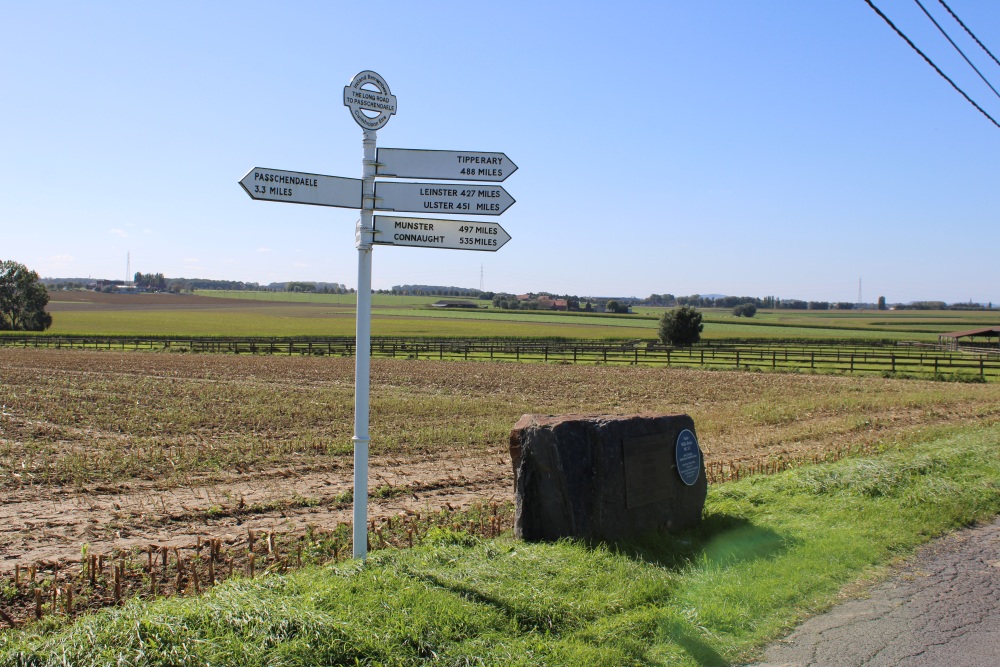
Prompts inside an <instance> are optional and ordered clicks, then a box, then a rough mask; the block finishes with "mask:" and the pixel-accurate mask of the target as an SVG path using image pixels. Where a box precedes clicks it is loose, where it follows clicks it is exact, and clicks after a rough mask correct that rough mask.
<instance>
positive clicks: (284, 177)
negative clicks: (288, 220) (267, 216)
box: [240, 167, 361, 208]
mask: <svg viewBox="0 0 1000 667" xmlns="http://www.w3.org/2000/svg"><path fill="white" fill-rule="evenodd" d="M240 185H242V186H243V189H244V190H246V191H247V194H248V195H250V196H251V197H252V198H254V199H262V200H264V201H283V202H290V203H293V204H314V205H316V206H339V207H341V208H361V179H359V178H341V177H340V176H323V175H322V174H305V173H302V172H299V171H282V170H280V169H264V168H261V167H254V168H253V169H251V170H250V171H248V172H247V175H246V176H244V177H243V178H242V179H241V180H240Z"/></svg>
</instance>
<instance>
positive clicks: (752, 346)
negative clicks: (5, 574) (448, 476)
mask: <svg viewBox="0 0 1000 667" xmlns="http://www.w3.org/2000/svg"><path fill="white" fill-rule="evenodd" d="M0 346H6V347H25V348H51V349H90V350H169V351H179V352H200V353H215V354H285V355H320V356H323V355H328V356H353V355H354V352H355V341H354V338H353V337H347V336H341V337H330V338H314V337H310V338H252V337H241V338H180V337H173V338H169V337H134V336H0ZM371 354H372V357H387V358H395V359H437V360H442V361H444V360H455V359H462V360H470V361H471V360H480V361H481V360H492V361H513V362H522V363H565V364H614V365H623V364H631V365H646V366H669V367H673V366H681V367H700V368H722V369H741V370H771V371H792V372H803V371H806V372H810V371H811V372H824V373H849V374H858V373H862V374H864V373H868V374H872V373H877V374H887V375H895V376H914V377H930V378H944V379H947V378H954V379H980V380H997V379H1000V354H998V353H997V352H996V351H984V350H979V351H955V350H952V349H948V348H944V347H936V346H929V345H919V346H918V345H910V344H903V343H898V344H893V343H879V344H873V345H858V344H801V345H800V344H787V343H786V344H782V343H766V342H746V343H732V342H724V343H720V342H708V343H702V344H699V345H695V346H693V347H683V348H678V347H669V346H664V345H660V344H658V343H654V342H651V341H648V340H641V341H607V340H581V341H532V340H508V339H420V338H398V337H392V338H389V337H386V338H381V337H379V338H373V339H372V341H371Z"/></svg>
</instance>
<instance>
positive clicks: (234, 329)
mask: <svg viewBox="0 0 1000 667" xmlns="http://www.w3.org/2000/svg"><path fill="white" fill-rule="evenodd" d="M197 294H198V296H204V297H218V298H219V302H218V303H219V306H218V307H217V308H215V307H211V306H206V305H204V304H201V305H199V306H197V307H190V308H187V307H184V306H183V305H181V304H176V305H175V304H170V302H165V303H166V304H168V306H169V307H163V308H159V307H154V306H148V305H147V306H136V307H121V306H120V305H114V306H109V305H107V304H104V303H96V302H95V303H92V304H84V307H81V306H80V304H74V307H72V308H68V309H61V308H59V295H58V293H55V294H53V303H52V304H51V306H50V310H52V312H53V325H52V328H51V329H50V330H49V332H48V333H49V334H51V335H60V334H83V335H135V336H141V335H166V336H229V337H238V336H261V337H269V336H275V337H287V336H349V335H352V334H353V333H354V330H355V324H354V308H355V304H356V295H354V294H310V293H294V292H293V293H286V292H230V291H221V290H201V291H199V292H198V293H197ZM223 299H224V300H223ZM439 299H440V297H432V296H399V295H391V294H374V295H372V301H373V309H372V317H373V320H372V333H373V335H376V336H426V337H497V336H503V337H523V338H540V337H546V338H549V337H554V338H571V339H572V338H578V339H595V338H604V339H630V340H634V339H649V340H653V339H655V338H656V336H657V325H658V321H659V318H660V316H661V315H662V314H663V312H664V310H665V309H663V308H639V309H637V310H638V312H637V313H635V314H631V315H608V314H603V313H585V312H571V313H565V312H562V313H559V312H539V311H507V310H494V309H492V308H488V309H487V308H482V309H477V310H461V309H439V308H431V307H430V304H431V303H433V302H435V301H437V300H439ZM475 302H476V303H479V304H481V305H484V306H485V305H487V302H485V301H478V300H476V301H475ZM242 303H245V304H246V305H245V306H243V305H241V304H242ZM702 312H703V315H704V324H705V328H704V331H703V333H702V337H703V339H705V340H709V341H713V340H714V341H717V340H726V339H741V340H759V341H762V342H763V341H768V340H790V341H796V340H799V341H801V340H858V341H872V340H908V341H909V340H912V341H920V342H936V341H937V335H938V334H939V333H943V332H949V331H955V330H962V329H972V328H977V327H988V326H1000V311H987V312H983V311H968V312H967V311H881V312H878V311H865V312H856V311H769V310H763V309H761V310H759V311H758V312H757V315H756V317H753V318H737V317H735V316H734V315H733V314H732V312H731V311H729V310H727V309H705V310H703V311H702Z"/></svg>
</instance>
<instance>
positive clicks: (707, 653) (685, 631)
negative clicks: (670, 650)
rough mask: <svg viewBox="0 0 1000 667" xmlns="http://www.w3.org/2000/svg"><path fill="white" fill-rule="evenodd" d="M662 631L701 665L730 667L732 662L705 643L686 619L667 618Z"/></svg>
mask: <svg viewBox="0 0 1000 667" xmlns="http://www.w3.org/2000/svg"><path fill="white" fill-rule="evenodd" d="M660 631H661V632H662V633H663V636H664V638H666V639H670V640H671V641H673V642H674V643H676V644H677V645H678V646H680V647H681V648H682V649H684V651H685V652H686V653H687V654H688V655H689V656H690V657H691V659H692V660H694V661H695V662H696V663H698V664H699V665H701V667H729V665H730V664H732V663H730V662H729V661H728V660H726V659H725V658H723V657H722V656H721V655H719V653H717V652H716V651H715V649H713V648H712V647H711V646H709V645H708V644H707V643H705V641H704V640H703V639H702V638H701V634H700V633H699V632H698V630H697V629H696V628H694V627H692V626H691V624H690V623H687V622H686V621H682V620H678V619H676V618H668V619H665V620H664V621H663V623H662V624H661V625H660Z"/></svg>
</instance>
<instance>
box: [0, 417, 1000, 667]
mask: <svg viewBox="0 0 1000 667" xmlns="http://www.w3.org/2000/svg"><path fill="white" fill-rule="evenodd" d="M998 452H1000V427H997V426H996V425H994V426H991V427H985V428H984V427H975V428H965V429H961V430H958V431H954V432H952V433H950V434H945V435H938V436H936V437H931V438H928V439H927V440H925V441H924V442H921V443H915V444H913V445H911V446H909V447H906V448H892V447H887V448H886V449H884V450H883V451H882V452H881V453H880V454H879V455H877V456H873V457H869V458H851V459H847V460H842V461H840V462H836V463H824V464H819V465H809V466H803V467H799V468H795V469H792V470H789V471H786V472H784V473H780V474H777V475H773V476H767V477H764V476H755V477H750V478H747V479H744V480H741V481H739V482H730V483H726V484H722V485H716V486H713V487H712V488H711V489H710V490H709V496H708V501H707V504H706V508H705V515H704V521H703V525H702V526H701V528H700V529H698V530H695V531H691V532H689V533H686V534H683V535H677V536H668V535H649V536H648V537H646V538H645V539H641V540H638V541H634V542H626V543H612V544H586V543H582V542H577V541H572V540H563V541H560V542H557V543H553V544H545V543H524V542H519V541H516V540H513V539H510V538H499V539H481V538H477V537H474V536H472V535H468V534H466V533H463V532H456V531H454V530H451V529H445V528H435V529H433V530H431V532H429V533H428V534H427V535H426V537H425V538H424V539H423V543H422V544H420V545H418V546H416V547H415V548H413V549H407V550H395V549H389V550H383V551H376V552H374V553H373V554H372V555H371V556H370V557H369V559H368V561H367V562H366V563H361V562H357V561H351V562H347V563H341V564H339V565H328V566H321V567H306V568H305V569H302V570H299V571H296V572H292V573H288V574H269V575H266V576H263V577H257V578H253V579H249V578H240V577H237V578H235V579H233V580H230V581H227V582H225V583H223V584H221V585H219V586H217V587H215V588H213V589H212V590H211V591H209V592H208V593H206V594H204V595H200V596H193V597H174V598H168V599H159V600H157V601H155V602H147V601H144V600H141V599H134V600H132V601H131V602H129V603H127V604H125V605H124V606H123V607H120V608H111V609H107V610H105V611H101V612H98V613H96V614H88V615H86V616H84V617H83V618H81V619H79V620H77V621H75V622H69V621H66V620H63V619H60V618H59V617H57V616H47V617H46V618H45V619H44V620H43V621H41V622H39V623H34V624H30V625H28V626H27V627H26V628H24V629H22V630H11V631H7V632H5V633H3V634H0V667H2V666H7V665H10V666H11V667H13V666H15V665H37V666H39V667H42V666H50V665H51V666H53V667H54V666H56V665H135V666H140V665H150V666H152V665H168V664H169V665H178V666H181V665H208V664H240V665H246V666H248V667H251V666H254V665H261V666H263V665H319V664H324V665H334V664H336V665H382V666H388V665H392V666H397V667H405V666H411V665H412V666H414V667H416V665H421V664H428V663H430V662H434V663H440V664H447V665H484V666H486V665H503V666H504V667H508V666H512V665H523V666H525V667H528V666H532V667H534V666H536V665H553V666H554V665H591V666H594V667H601V666H608V667H612V666H613V667H620V666H622V665H633V666H637V667H638V666H644V665H690V666H706V665H713V666H714V665H729V664H734V663H738V664H744V663H746V662H748V661H752V660H754V659H755V658H758V657H759V656H760V651H761V648H762V647H763V646H765V645H766V644H768V643H769V642H771V641H774V640H776V639H778V638H779V637H781V636H782V635H784V634H785V633H787V632H788V631H789V630H790V629H791V628H793V627H794V626H795V625H796V624H797V623H799V622H800V621H801V620H802V619H803V618H805V617H807V616H810V615H812V614H815V613H817V612H822V611H823V610H825V609H827V608H828V607H830V606H831V605H833V604H835V603H836V602H837V601H838V600H839V599H840V598H841V594H842V591H844V590H845V588H849V587H853V589H854V590H858V584H859V583H865V582H871V581H872V580H873V579H876V578H878V577H879V576H880V575H881V574H884V573H885V571H886V569H885V568H886V566H887V565H889V564H891V563H893V562H894V561H895V560H897V559H899V558H900V557H903V556H906V555H907V554H909V553H911V552H912V550H913V549H914V548H915V547H917V546H918V545H920V544H921V543H923V542H925V541H926V540H928V539H930V538H932V537H935V536H938V535H940V534H942V533H944V532H946V531H948V530H950V529H953V528H956V527H960V526H963V525H968V524H970V523H973V522H976V521H982V520H988V519H990V518H992V517H993V516H995V515H996V513H997V512H998V511H1000V487H998V485H997V483H996V480H997V479H998V478H1000V454H998ZM459 525H461V524H459Z"/></svg>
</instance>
